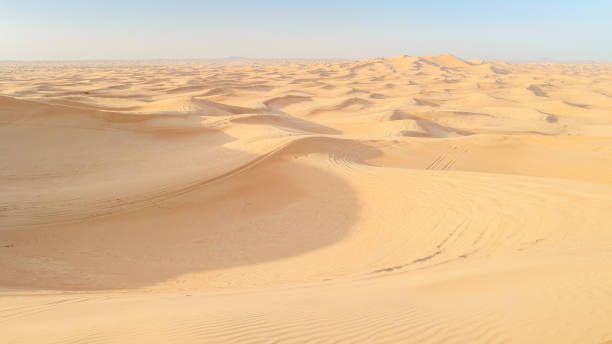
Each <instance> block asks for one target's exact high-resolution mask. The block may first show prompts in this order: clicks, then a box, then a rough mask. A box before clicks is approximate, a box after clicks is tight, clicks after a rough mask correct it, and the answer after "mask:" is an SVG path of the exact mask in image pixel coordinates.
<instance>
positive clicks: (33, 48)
mask: <svg viewBox="0 0 612 344" xmlns="http://www.w3.org/2000/svg"><path fill="white" fill-rule="evenodd" d="M3 7H4V8H3V14H4V15H3V17H5V18H2V21H0V60H2V61H66V60H70V61H83V60H88V61H91V60H158V59H170V60H191V59H222V58H227V57H232V56H239V57H245V58H249V59H362V58H374V57H387V56H397V55H411V56H421V55H430V54H444V53H451V54H453V55H456V56H458V57H460V58H464V59H475V58H478V59H485V60H507V61H517V62H518V61H550V62H585V61H588V62H610V61H612V45H610V44H609V37H610V36H612V23H610V22H609V20H608V18H609V16H610V13H612V4H610V3H607V2H604V1H598V0H595V1H586V2H582V3H580V4H578V3H575V2H571V1H548V0H547V1H540V2H538V3H536V4H533V3H530V2H528V1H515V2H512V3H509V4H508V3H494V4H492V3H488V2H485V1H471V2H470V3H468V4H466V3H463V4H460V3H457V2H453V1H440V2H437V3H436V4H426V3H422V2H416V1H380V2H376V3H372V2H365V1H344V0H342V1H328V2H322V1H311V2H309V3H299V4H296V3H286V2H282V1H261V2H258V3H252V2H247V1H228V2H224V3H222V4H221V3H216V2H211V1H204V2H198V1H178V2H174V3H172V4H169V3H163V2H158V1H153V2H144V1H135V2H130V3H129V4H122V3H121V2H118V1H108V2H106V3H79V2H77V1H58V2H54V3H49V2H44V1H30V2H28V3H27V4H26V3H6V4H4V5H3Z"/></svg>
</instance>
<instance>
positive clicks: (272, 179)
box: [0, 115, 380, 290]
mask: <svg viewBox="0 0 612 344" xmlns="http://www.w3.org/2000/svg"><path fill="white" fill-rule="evenodd" d="M104 116H106V115H104ZM113 116H119V115H113ZM126 116H127V115H126ZM105 119H108V118H107V117H105ZM115 120H119V118H115ZM124 122H125V121H123V122H121V123H120V124H121V125H125V123H124ZM88 123H89V122H88ZM130 123H132V122H130ZM134 123H135V124H138V125H139V126H142V125H143V123H141V122H134ZM91 124H92V123H89V125H91ZM114 125H118V124H114ZM112 126H113V125H110V124H108V123H107V124H106V126H105V128H109V127H112ZM145 127H146V126H145ZM159 130H162V129H159ZM163 132H166V131H163ZM102 133H104V131H102ZM132 134H133V133H130V135H132ZM210 134H211V133H210V131H206V132H187V133H185V134H184V135H183V132H182V131H180V130H179V131H176V130H175V131H171V132H170V135H166V134H162V135H160V132H158V131H157V130H154V129H149V130H148V131H147V132H146V133H144V134H143V135H145V136H146V137H147V139H146V140H153V141H154V142H155V149H159V145H168V146H169V147H171V146H173V145H175V144H177V143H178V142H180V145H181V146H182V147H185V146H186V145H187V146H188V145H189V144H193V145H195V146H197V145H201V143H202V142H203V141H201V138H202V137H206V135H210ZM214 135H225V134H224V133H222V132H221V133H215V134H214ZM24 139H26V138H24ZM93 139H95V138H92V137H88V136H79V137H78V140H80V141H78V140H77V142H73V144H75V145H80V144H86V141H87V140H93ZM146 140H145V142H148V141H146ZM229 140H231V138H227V139H223V140H219V141H218V142H219V144H218V145H217V146H215V147H207V149H208V150H215V155H214V156H230V155H235V156H239V159H238V160H239V161H241V163H240V164H239V165H236V166H233V167H232V168H227V169H226V170H224V171H223V172H220V171H219V172H218V173H217V174H216V175H210V174H206V173H203V176H202V179H201V180H196V181H191V182H190V183H188V184H187V185H179V184H180V183H177V184H175V185H174V186H172V187H169V186H168V185H164V184H163V183H160V185H159V189H158V190H150V191H151V192H150V193H148V194H146V195H144V196H142V195H141V196H142V197H140V198H138V197H135V198H134V199H132V203H126V204H122V203H120V202H119V203H117V204H118V208H117V209H115V210H116V211H113V209H112V208H107V209H105V211H106V212H104V213H103V214H97V213H96V209H95V207H99V206H100V205H101V204H107V203H108V202H110V201H111V200H110V199H111V198H112V199H113V200H114V195H113V190H114V189H111V190H107V191H108V192H107V194H109V195H110V196H109V197H108V198H109V199H108V200H101V202H99V203H91V202H88V200H82V202H81V203H79V202H73V203H67V204H65V205H64V207H63V208H62V209H61V212H62V213H63V214H66V213H67V214H69V215H70V214H71V213H73V215H75V216H76V215H79V216H76V220H75V221H70V222H65V223H49V224H42V225H36V226H15V227H11V226H5V227H4V228H2V229H0V244H2V246H1V247H0V271H1V272H0V286H2V287H4V288H34V289H46V290H49V289H52V290H104V289H124V288H138V287H145V286H151V285H154V284H156V283H160V282H164V281H166V280H169V279H172V278H175V277H178V276H181V275H185V274H189V273H194V272H204V271H212V270H220V269H226V268H232V267H238V266H246V265H255V264H262V263H265V262H270V261H275V260H280V259H283V258H288V257H294V256H298V255H302V254H305V253H307V252H310V251H313V250H317V249H321V248H323V247H326V246H329V245H333V244H334V243H336V242H339V241H340V240H342V239H343V238H344V237H345V236H346V235H347V234H348V233H349V232H350V230H351V229H352V228H353V225H354V224H355V221H356V219H357V218H358V214H359V212H360V205H359V199H358V195H357V194H356V193H355V191H354V190H353V188H352V187H351V185H350V184H349V182H348V181H347V180H346V179H345V178H343V177H342V175H341V169H342V165H343V164H351V163H357V162H364V161H365V160H367V159H370V158H373V157H376V156H378V155H379V154H380V152H379V151H378V149H376V148H373V147H370V146H367V145H364V144H362V143H359V142H355V141H349V140H343V139H334V138H328V137H306V138H303V139H298V140H295V141H293V142H291V143H289V144H287V145H285V146H281V147H279V148H278V149H274V150H271V151H270V152H269V153H267V154H264V155H252V154H248V153H245V152H242V151H236V150H232V149H228V148H227V147H226V146H224V145H223V143H226V142H229ZM207 142H208V144H209V145H212V144H213V143H212V141H207ZM147 144H149V143H147ZM147 144H145V143H141V146H140V147H139V149H140V150H146V149H148V148H147V147H148V146H147ZM170 150H172V149H170ZM75 152H76V150H72V151H66V150H64V151H63V152H61V153H58V154H62V155H63V156H64V158H65V159H68V158H69V157H67V155H70V154H76V153H75ZM190 154H194V153H193V152H191V153H190ZM194 157H195V156H194ZM77 158H79V159H81V158H82V156H78V157H77ZM159 158H161V157H159ZM95 159H96V156H95V154H94V155H91V161H83V162H82V163H83V164H91V163H95ZM209 163H210V164H211V165H214V164H215V163H216V162H215V161H212V160H211V161H210V162H209ZM151 166H152V168H154V166H155V165H151ZM228 166H229V165H228ZM175 168H177V169H180V168H181V166H178V165H177V166H175ZM204 170H206V169H204ZM128 177H129V178H128V179H129V180H126V181H125V183H123V184H124V185H125V186H126V187H127V186H128V184H129V183H131V182H133V181H132V180H131V179H130V178H138V176H133V175H130V176H128ZM121 186H122V182H121V181H117V183H116V184H114V186H113V187H114V188H116V190H117V195H119V194H120V190H121V189H122V187H121ZM121 197H123V196H121ZM105 202H106V203H105ZM71 207H73V208H71ZM88 209H89V210H92V213H91V214H89V215H88V214H80V212H82V211H83V210H88ZM109 209H110V211H109ZM25 211H26V213H25V215H24V216H28V213H27V212H28V211H29V212H30V213H29V216H32V217H40V216H41V214H37V212H39V211H40V207H32V208H29V209H28V208H26V209H25ZM43 215H44V214H43ZM47 215H49V214H47ZM80 215H83V216H80ZM98 215H100V216H98ZM9 216H10V214H9Z"/></svg>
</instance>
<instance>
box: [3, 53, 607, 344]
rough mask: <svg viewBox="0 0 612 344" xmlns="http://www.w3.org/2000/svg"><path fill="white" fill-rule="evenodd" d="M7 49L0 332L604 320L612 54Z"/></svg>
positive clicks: (385, 330) (332, 332)
mask: <svg viewBox="0 0 612 344" xmlns="http://www.w3.org/2000/svg"><path fill="white" fill-rule="evenodd" d="M226 60H227V61H225V62H223V61H215V62H203V61H175V62H172V61H158V62H146V63H144V62H143V63H137V62H132V63H119V62H116V63H115V62H113V63H110V62H105V63H102V62H99V63H97V62H92V63H66V64H64V63H38V64H37V63H32V64H30V65H26V64H23V63H3V64H2V65H0V157H1V158H0V288H1V289H0V342H1V343H154V342H159V343H337V342H338V343H339V342H343V343H344V342H346V343H604V342H606V341H609V340H611V339H612V326H611V324H612V230H611V229H612V65H605V64H552V63H542V64H538V63H525V64H521V63H505V62H487V61H482V60H463V59H460V58H458V57H455V56H453V55H450V54H446V55H431V56H422V57H418V56H417V57H411V56H397V57H392V58H377V59H368V60H362V61H275V62H272V61H267V62H265V61H264V62H262V61H250V60H246V59H243V58H238V57H230V58H227V59H226Z"/></svg>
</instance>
